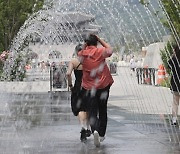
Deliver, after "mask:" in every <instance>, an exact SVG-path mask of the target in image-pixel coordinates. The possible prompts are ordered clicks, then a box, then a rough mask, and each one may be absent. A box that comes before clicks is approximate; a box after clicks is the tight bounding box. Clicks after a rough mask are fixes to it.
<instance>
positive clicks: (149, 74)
mask: <svg viewBox="0 0 180 154" xmlns="http://www.w3.org/2000/svg"><path fill="white" fill-rule="evenodd" d="M157 70H158V69H156V68H136V76H137V80H138V84H149V85H156V80H157V79H156V78H157V77H156V72H157Z"/></svg>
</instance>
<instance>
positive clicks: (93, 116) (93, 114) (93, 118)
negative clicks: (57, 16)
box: [87, 94, 99, 133]
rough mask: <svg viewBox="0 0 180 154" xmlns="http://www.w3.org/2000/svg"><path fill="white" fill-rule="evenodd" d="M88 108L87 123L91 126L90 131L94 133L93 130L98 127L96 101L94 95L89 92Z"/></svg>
mask: <svg viewBox="0 0 180 154" xmlns="http://www.w3.org/2000/svg"><path fill="white" fill-rule="evenodd" d="M88 98H89V99H88V102H87V103H88V108H89V112H88V114H89V123H90V126H91V131H92V133H94V131H95V130H97V129H98V127H99V122H98V121H99V120H98V118H97V114H98V102H97V99H96V96H94V95H93V96H92V95H91V94H89V97H88Z"/></svg>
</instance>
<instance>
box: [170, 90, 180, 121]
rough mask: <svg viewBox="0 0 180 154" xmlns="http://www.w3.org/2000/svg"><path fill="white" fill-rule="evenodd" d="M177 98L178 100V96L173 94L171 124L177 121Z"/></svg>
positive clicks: (179, 96)
mask: <svg viewBox="0 0 180 154" xmlns="http://www.w3.org/2000/svg"><path fill="white" fill-rule="evenodd" d="M179 98H180V95H177V94H173V105H172V115H173V122H176V120H177V115H178V107H179Z"/></svg>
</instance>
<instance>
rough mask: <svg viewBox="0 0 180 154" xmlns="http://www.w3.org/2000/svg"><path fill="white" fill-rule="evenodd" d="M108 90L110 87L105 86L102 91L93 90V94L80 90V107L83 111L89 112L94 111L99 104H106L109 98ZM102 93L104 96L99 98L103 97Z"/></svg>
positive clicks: (90, 91) (89, 91)
mask: <svg viewBox="0 0 180 154" xmlns="http://www.w3.org/2000/svg"><path fill="white" fill-rule="evenodd" d="M109 89H110V86H107V87H105V88H103V89H97V90H94V92H93V91H92V90H86V89H84V88H82V89H81V92H80V93H81V94H80V96H81V99H82V104H83V105H82V106H83V109H84V111H86V112H91V111H92V110H94V107H95V108H97V106H98V104H99V103H100V102H106V103H107V100H108V98H109ZM104 93H105V96H104V97H102V98H101V96H103V94H104Z"/></svg>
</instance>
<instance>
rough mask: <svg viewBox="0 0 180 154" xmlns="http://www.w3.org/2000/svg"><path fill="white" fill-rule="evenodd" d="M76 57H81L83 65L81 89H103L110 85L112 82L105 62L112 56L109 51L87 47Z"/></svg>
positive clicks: (102, 48)
mask: <svg viewBox="0 0 180 154" xmlns="http://www.w3.org/2000/svg"><path fill="white" fill-rule="evenodd" d="M78 55H79V56H80V57H81V63H82V65H83V78H82V87H83V88H85V89H87V90H90V89H92V88H95V89H103V88H105V87H106V86H108V85H112V83H113V82H114V81H113V78H112V76H111V73H110V71H109V68H108V66H107V63H106V61H105V59H106V58H107V57H110V56H111V55H112V50H111V49H108V48H104V47H101V48H97V47H96V46H87V47H86V49H84V50H82V51H80V52H79V53H78Z"/></svg>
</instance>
